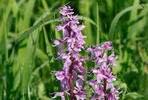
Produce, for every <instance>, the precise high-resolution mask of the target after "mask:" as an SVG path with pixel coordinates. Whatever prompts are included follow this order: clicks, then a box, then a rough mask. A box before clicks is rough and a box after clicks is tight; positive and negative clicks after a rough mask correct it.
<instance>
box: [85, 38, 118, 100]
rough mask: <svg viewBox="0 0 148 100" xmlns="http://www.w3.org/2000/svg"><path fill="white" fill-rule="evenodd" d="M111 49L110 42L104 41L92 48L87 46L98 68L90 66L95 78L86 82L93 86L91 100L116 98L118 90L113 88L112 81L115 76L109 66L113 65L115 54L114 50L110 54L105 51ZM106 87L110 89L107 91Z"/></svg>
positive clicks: (112, 99) (114, 99)
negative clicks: (107, 54)
mask: <svg viewBox="0 0 148 100" xmlns="http://www.w3.org/2000/svg"><path fill="white" fill-rule="evenodd" d="M109 50H113V47H112V46H111V42H110V41H109V42H105V43H104V44H103V45H98V46H96V47H93V48H88V49H87V51H88V52H91V58H90V59H91V60H92V61H93V62H96V65H99V67H98V68H92V72H93V73H94V74H95V75H96V80H90V81H89V82H88V83H89V85H91V86H94V96H93V98H92V99H91V100H117V99H118V95H119V91H118V89H115V87H114V85H113V81H115V80H116V78H117V77H116V76H113V72H111V67H112V66H114V65H115V64H114V60H115V55H114V51H113V52H112V53H111V55H110V56H108V57H107V56H106V52H107V51H109ZM107 89H110V91H109V93H107Z"/></svg>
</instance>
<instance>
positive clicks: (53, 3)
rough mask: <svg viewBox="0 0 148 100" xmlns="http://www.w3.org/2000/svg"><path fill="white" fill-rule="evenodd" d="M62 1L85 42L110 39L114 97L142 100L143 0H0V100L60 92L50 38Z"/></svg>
mask: <svg viewBox="0 0 148 100" xmlns="http://www.w3.org/2000/svg"><path fill="white" fill-rule="evenodd" d="M63 5H70V6H71V7H72V8H74V12H75V15H78V17H79V18H80V19H82V21H81V22H82V23H84V25H85V29H84V30H83V34H84V35H86V36H87V38H86V42H87V44H88V45H86V46H89V45H94V44H98V43H103V42H105V41H109V40H110V41H112V42H113V46H114V49H115V54H116V56H117V57H118V59H117V60H116V65H117V66H116V67H114V68H113V69H112V70H113V72H114V74H115V75H117V76H118V78H117V81H116V82H115V83H114V84H115V86H120V88H121V91H122V94H121V95H120V100H148V0H70V1H69V0H0V100H52V96H53V94H52V93H53V92H56V91H58V90H60V86H59V85H60V84H59V81H57V80H56V79H55V76H54V75H53V74H52V71H53V70H59V69H62V62H61V61H55V58H56V57H57V47H53V40H54V39H61V37H62V34H61V32H57V31H56V29H55V26H56V25H58V24H59V22H57V19H58V18H60V17H61V15H60V14H59V13H58V8H59V7H61V6H63ZM87 67H93V66H91V65H87ZM57 100H60V98H59V99H58V98H57Z"/></svg>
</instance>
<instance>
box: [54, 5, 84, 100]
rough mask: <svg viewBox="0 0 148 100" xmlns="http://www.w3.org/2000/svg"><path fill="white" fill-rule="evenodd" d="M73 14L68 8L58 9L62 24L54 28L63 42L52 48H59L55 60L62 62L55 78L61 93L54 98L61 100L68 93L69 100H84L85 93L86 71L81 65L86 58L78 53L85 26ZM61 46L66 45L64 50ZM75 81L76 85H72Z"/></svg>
mask: <svg viewBox="0 0 148 100" xmlns="http://www.w3.org/2000/svg"><path fill="white" fill-rule="evenodd" d="M73 13H74V12H73V9H71V7H70V6H63V7H61V8H60V14H62V17H61V18H60V19H59V21H63V24H62V25H58V26H56V29H57V31H62V32H63V40H55V41H54V46H59V47H58V55H59V57H58V58H57V59H58V60H59V59H60V60H63V61H64V65H63V69H62V71H57V72H56V73H55V76H56V78H57V79H58V80H60V82H61V88H62V91H63V92H62V93H61V92H57V93H56V94H55V96H54V98H56V97H57V96H61V98H63V96H64V94H65V93H69V94H70V99H71V100H84V99H86V91H85V90H84V89H82V88H83V81H84V80H85V77H84V72H85V71H86V70H85V68H84V67H83V65H82V64H83V62H85V60H86V58H85V57H83V56H80V54H79V52H80V51H81V50H82V49H84V47H83V45H84V44H85V41H84V38H86V36H83V35H82V33H81V31H82V30H83V29H84V28H85V26H84V25H79V19H78V18H77V17H74V16H73ZM63 45H66V48H64V46H63ZM63 51H66V53H63ZM75 81H76V83H75V84H76V85H75V84H74V82H75ZM60 93H61V94H60Z"/></svg>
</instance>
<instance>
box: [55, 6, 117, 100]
mask: <svg viewBox="0 0 148 100" xmlns="http://www.w3.org/2000/svg"><path fill="white" fill-rule="evenodd" d="M60 14H62V17H61V18H60V19H59V20H58V21H62V22H63V24H62V25H59V26H56V29H57V31H61V30H62V33H63V39H62V40H55V41H54V46H58V56H59V57H58V58H57V59H60V60H63V61H64V65H63V69H62V70H60V71H54V72H55V76H56V78H57V80H59V81H60V83H61V91H60V92H55V96H54V97H53V98H56V97H57V96H60V97H61V99H62V100H65V94H67V95H69V96H70V100H86V98H87V97H88V96H87V91H86V89H85V88H84V83H85V84H87V85H89V86H91V87H93V93H92V95H93V97H92V98H90V99H92V100H117V97H118V95H119V92H118V89H116V88H115V87H114V85H113V81H115V80H116V76H113V75H112V74H113V73H112V72H111V67H112V66H114V65H115V64H114V60H115V56H114V52H112V54H111V55H109V56H108V57H107V51H113V48H112V47H111V42H105V43H104V44H103V45H98V46H96V47H92V48H87V49H86V48H85V47H84V44H85V41H84V39H85V38H86V36H83V35H82V33H81V31H82V30H83V29H84V28H85V26H84V25H83V24H80V23H79V19H78V18H77V17H76V16H73V14H74V12H73V9H71V7H70V6H63V7H61V8H60ZM64 45H66V48H64ZM82 50H84V51H87V52H91V57H90V59H88V57H84V56H81V55H80V52H81V51H82ZM86 61H92V62H94V63H95V64H96V65H98V68H92V70H91V72H92V73H94V74H96V79H95V78H93V79H92V80H87V77H90V76H89V75H87V74H88V73H89V72H88V70H87V69H86V68H84V66H83V63H85V62H86ZM108 89H109V92H107V90H108Z"/></svg>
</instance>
